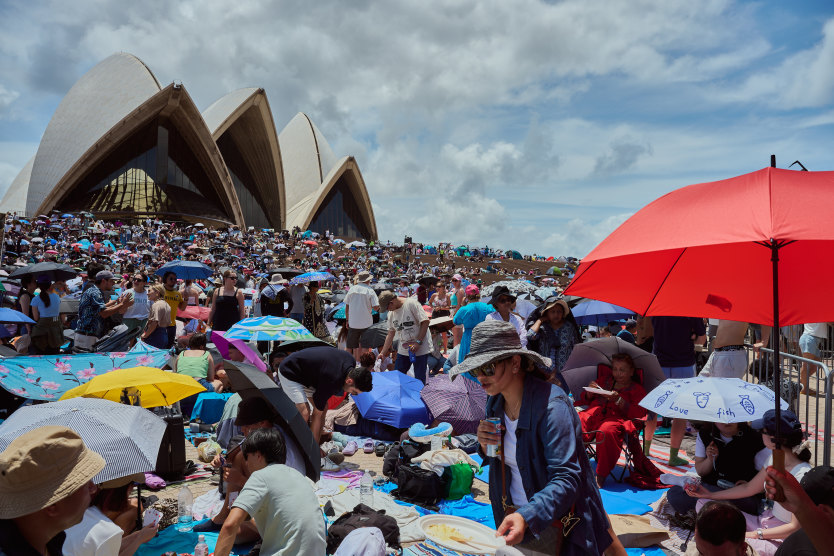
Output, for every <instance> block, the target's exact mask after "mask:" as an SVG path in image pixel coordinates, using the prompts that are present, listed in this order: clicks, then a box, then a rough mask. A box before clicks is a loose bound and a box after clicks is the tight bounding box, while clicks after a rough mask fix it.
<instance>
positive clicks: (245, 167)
mask: <svg viewBox="0 0 834 556" xmlns="http://www.w3.org/2000/svg"><path fill="white" fill-rule="evenodd" d="M51 210H59V211H62V212H74V211H90V212H92V213H94V214H95V215H96V217H100V218H105V219H121V220H130V219H134V218H141V217H145V216H157V215H158V216H159V217H160V218H163V219H166V220H179V221H186V222H203V223H205V224H208V225H218V226H222V225H228V224H236V225H238V226H245V227H249V226H254V227H256V228H274V229H276V230H281V229H288V230H289V229H293V228H294V227H296V226H298V227H299V228H300V229H302V230H306V229H310V230H313V231H317V232H324V231H326V230H330V231H331V232H332V233H334V234H335V235H336V236H338V237H345V238H364V239H374V240H375V239H377V229H376V222H375V220H374V214H373V209H372V207H371V202H370V199H369V198H368V192H367V190H366V188H365V182H364V180H363V179H362V173H361V172H360V171H359V167H358V165H357V163H356V160H355V159H354V158H353V157H351V156H345V157H341V158H338V157H336V155H335V154H334V153H333V151H332V149H331V148H330V146H329V145H328V143H327V141H326V140H325V138H324V136H323V135H322V134H321V132H320V131H319V130H318V128H317V127H316V126H315V124H313V122H312V121H311V120H310V118H309V117H307V116H306V115H305V114H303V113H299V114H297V115H296V116H295V117H294V118H293V119H292V120H291V121H290V122H289V123H288V124H287V125H286V127H284V129H283V130H282V131H281V132H280V133H278V132H277V131H276V128H275V124H274V122H273V117H272V111H271V109H270V106H269V102H268V101H267V97H266V93H265V92H264V90H263V89H254V88H253V89H239V90H237V91H233V92H231V93H229V94H227V95H226V96H224V97H222V98H220V99H218V100H217V101H216V102H214V103H213V104H212V105H211V106H209V107H208V108H206V109H205V110H204V111H203V112H202V113H201V112H200V111H199V110H198V109H197V107H196V106H195V104H194V101H193V100H192V99H191V97H190V96H189V94H188V92H187V91H186V90H185V87H183V86H182V85H179V84H173V83H172V84H170V85H167V86H165V87H163V86H161V85H160V83H159V81H157V79H156V77H155V76H154V74H153V73H151V71H150V69H148V67H147V66H145V64H144V63H143V62H142V61H141V60H139V59H138V58H136V57H135V56H132V55H130V54H126V53H119V54H114V55H112V56H110V57H109V58H107V59H105V60H103V61H102V62H100V63H99V64H98V65H96V66H95V67H93V68H92V69H91V70H90V71H88V72H87V73H86V74H85V75H84V76H82V77H81V79H79V80H78V81H77V82H76V83H75V85H73V86H72V88H71V89H70V90H69V92H68V93H67V95H66V96H65V97H64V99H63V100H62V101H61V103H60V105H59V106H58V108H57V110H56V111H55V114H54V115H53V116H52V119H51V120H50V122H49V125H48V126H47V128H46V131H45V132H44V134H43V138H42V139H41V142H40V145H39V146H38V150H37V153H36V154H35V156H34V157H32V159H31V160H29V162H28V163H27V164H26V166H25V167H24V168H23V169H22V170H21V171H20V174H18V176H17V177H16V178H15V179H14V181H13V182H12V184H11V186H10V187H9V190H8V192H7V193H6V195H5V196H4V197H3V199H2V201H0V211H2V212H12V211H14V212H17V213H18V214H25V215H29V216H31V215H37V214H43V213H48V212H49V211H51Z"/></svg>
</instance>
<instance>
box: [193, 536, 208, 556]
mask: <svg viewBox="0 0 834 556" xmlns="http://www.w3.org/2000/svg"><path fill="white" fill-rule="evenodd" d="M208 553H209V549H208V545H207V544H206V536H205V535H200V536H199V537H197V546H195V547H194V556H208Z"/></svg>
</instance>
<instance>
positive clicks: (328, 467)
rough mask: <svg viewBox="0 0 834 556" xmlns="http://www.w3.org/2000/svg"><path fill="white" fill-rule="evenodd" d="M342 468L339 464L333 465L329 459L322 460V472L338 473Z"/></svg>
mask: <svg viewBox="0 0 834 556" xmlns="http://www.w3.org/2000/svg"><path fill="white" fill-rule="evenodd" d="M341 468H342V466H341V465H339V464H337V463H333V462H332V461H331V460H330V459H328V458H321V470H322V471H338V470H340V469H341Z"/></svg>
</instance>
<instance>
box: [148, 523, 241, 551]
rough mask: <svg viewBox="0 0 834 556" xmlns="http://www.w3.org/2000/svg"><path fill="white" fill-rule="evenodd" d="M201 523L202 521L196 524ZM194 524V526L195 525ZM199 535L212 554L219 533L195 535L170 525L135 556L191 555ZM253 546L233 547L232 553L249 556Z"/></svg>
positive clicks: (192, 532)
mask: <svg viewBox="0 0 834 556" xmlns="http://www.w3.org/2000/svg"><path fill="white" fill-rule="evenodd" d="M197 523H202V521H200V522H197ZM197 523H195V524H194V525H196V524H197ZM199 535H205V538H206V544H207V545H208V548H209V554H211V553H212V552H214V545H215V544H217V537H218V536H219V535H220V532H219V531H214V532H207V533H195V532H194V531H189V532H180V531H177V526H176V525H172V526H171V527H168V528H166V529H163V530H162V531H160V532H159V534H157V535H156V537H154V538H153V539H151V540H150V541H148V542H146V543H145V544H143V545H141V546H140V547H139V550H137V551H136V556H159V555H160V554H164V553H165V552H176V553H177V554H183V553H185V554H193V553H194V547H195V546H197V540H198V537H199ZM253 546H254V544H252V543H250V544H244V545H235V547H234V553H235V554H237V555H239V556H242V555H244V554H249V551H250V550H251V549H252V547H253Z"/></svg>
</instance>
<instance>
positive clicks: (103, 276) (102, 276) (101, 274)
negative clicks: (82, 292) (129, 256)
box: [96, 270, 113, 281]
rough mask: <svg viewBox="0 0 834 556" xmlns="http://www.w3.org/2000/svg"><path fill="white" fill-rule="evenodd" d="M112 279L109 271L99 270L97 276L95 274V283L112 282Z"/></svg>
mask: <svg viewBox="0 0 834 556" xmlns="http://www.w3.org/2000/svg"><path fill="white" fill-rule="evenodd" d="M112 279H113V273H112V272H110V271H109V270H99V271H98V274H96V281H99V280H112Z"/></svg>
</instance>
